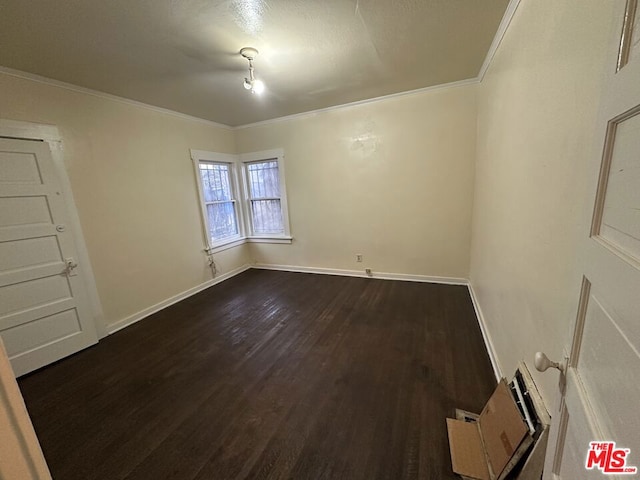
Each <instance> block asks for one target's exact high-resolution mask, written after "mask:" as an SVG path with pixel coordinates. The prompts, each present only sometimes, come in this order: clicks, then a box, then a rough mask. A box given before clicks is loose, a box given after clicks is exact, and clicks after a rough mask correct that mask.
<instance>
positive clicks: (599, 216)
mask: <svg viewBox="0 0 640 480" xmlns="http://www.w3.org/2000/svg"><path fill="white" fill-rule="evenodd" d="M620 7H621V8H620V11H619V18H617V19H616V22H617V28H616V29H614V30H613V31H614V35H615V36H616V38H614V39H612V48H611V52H610V61H609V64H608V65H607V78H606V81H605V83H604V88H603V91H602V95H601V98H600V101H601V105H600V114H599V120H598V124H597V135H598V137H597V143H596V145H595V146H594V149H593V153H592V158H591V161H590V162H588V165H589V168H590V173H591V174H592V177H593V181H592V188H591V194H592V195H591V197H589V198H588V200H587V201H588V204H587V205H586V206H585V207H586V208H585V211H586V212H587V213H586V219H585V225H589V226H590V228H589V231H588V232H585V233H586V234H585V237H584V239H583V243H582V245H580V246H579V248H580V259H581V269H582V274H583V278H582V287H581V294H580V299H579V303H578V305H579V307H578V315H577V318H576V320H575V328H574V334H573V338H572V339H571V343H570V344H568V345H567V352H568V353H569V359H568V368H567V371H566V375H565V376H563V378H562V379H561V382H560V388H561V390H562V395H561V401H560V402H559V410H558V411H556V412H555V415H553V417H554V425H553V431H554V432H555V434H552V439H555V441H553V440H552V441H551V442H550V446H551V448H550V450H549V451H548V452H547V464H546V466H545V478H546V479H550V478H554V479H564V480H574V479H590V478H599V479H602V478H630V477H629V474H631V473H632V472H633V469H634V468H635V467H638V468H639V470H638V472H640V415H639V414H638V402H639V401H640V42H639V41H638V38H639V37H640V25H639V24H640V9H638V8H636V7H637V0H630V1H629V2H628V3H627V6H626V10H625V8H624V4H623V3H622V2H621V3H620ZM634 26H635V28H634ZM634 30H635V31H634ZM591 442H596V444H594V445H591ZM614 452H615V453H614ZM631 476H632V477H633V478H635V475H631Z"/></svg>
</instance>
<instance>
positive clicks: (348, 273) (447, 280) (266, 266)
mask: <svg viewBox="0 0 640 480" xmlns="http://www.w3.org/2000/svg"><path fill="white" fill-rule="evenodd" d="M251 268H257V269H260V270H281V271H284V272H298V273H318V274H321V275H340V276H343V277H362V278H375V279H378V280H401V281H405V282H423V283H444V284H447V285H467V284H468V283H469V282H468V280H467V279H466V278H455V277H433V276H429V275H412V274H407V273H383V272H373V275H371V276H369V275H367V274H366V273H365V272H364V270H341V269H337V268H320V267H299V266H295V265H274V264H271V263H256V264H254V265H252V266H251Z"/></svg>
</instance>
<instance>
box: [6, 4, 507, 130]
mask: <svg viewBox="0 0 640 480" xmlns="http://www.w3.org/2000/svg"><path fill="white" fill-rule="evenodd" d="M507 4H508V0H58V1H52V0H1V3H0V65H2V66H4V67H9V68H12V69H16V70H21V71H24V72H29V73H33V74H37V75H41V76H44V77H48V78H52V79H55V80H60V81H63V82H68V83H72V84H74V85H79V86H82V87H86V88H91V89H94V90H99V91H102V92H106V93H110V94H113V95H118V96H121V97H125V98H129V99H133V100H137V101H140V102H144V103H148V104H151V105H155V106H159V107H164V108H167V109H170V110H174V111H177V112H181V113H185V114H188V115H193V116H196V117H200V118H204V119H208V120H212V121H215V122H219V123H223V124H226V125H231V126H236V125H244V124H248V123H253V122H257V121H261V120H267V119H271V118H277V117H281V116H285V115H290V114H295V113H300V112H306V111H310V110H315V109H319V108H326V107H330V106H333V105H341V104H345V103H349V102H354V101H358V100H364V99H368V98H375V97H379V96H383V95H388V94H392V93H398V92H403V91H408V90H414V89H418V88H423V87H429V86H433V85H439V84H443V83H449V82H454V81H458V80H464V79H469V78H474V77H476V76H477V75H478V72H479V70H480V67H481V66H482V63H483V61H484V58H485V56H486V54H487V51H488V49H489V46H490V44H491V41H492V40H493V37H494V35H495V33H496V30H497V28H498V24H499V23H500V20H501V18H502V16H503V14H504V12H505V9H506V7H507ZM245 46H252V47H255V48H257V49H258V50H259V51H260V55H259V56H258V57H257V59H256V60H255V62H254V66H255V72H256V76H257V77H259V78H261V79H262V80H263V81H264V82H265V84H266V86H267V91H266V92H265V93H264V94H262V95H260V96H257V95H252V94H251V93H249V92H248V91H246V90H244V88H243V86H242V80H243V78H244V77H245V76H246V75H247V61H246V60H245V59H243V58H242V57H241V56H240V55H239V53H238V52H239V51H240V48H242V47H245Z"/></svg>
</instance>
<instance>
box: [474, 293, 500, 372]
mask: <svg viewBox="0 0 640 480" xmlns="http://www.w3.org/2000/svg"><path fill="white" fill-rule="evenodd" d="M467 285H468V287H469V294H470V295H471V302H472V303H473V309H474V310H475V311H476V317H477V318H478V324H479V325H480V330H481V331H482V338H483V339H484V345H485V347H486V349H487V353H488V354H489V360H491V366H492V367H493V373H494V375H495V376H496V380H497V381H500V379H501V378H502V376H503V375H502V368H501V367H500V362H499V361H498V356H497V355H496V350H495V348H494V347H493V342H492V341H491V336H490V335H489V330H488V329H487V323H486V321H485V317H484V315H483V313H482V309H481V308H480V303H479V302H478V297H477V296H476V293H475V291H474V290H473V285H472V284H471V282H470V281H469V282H468V284H467Z"/></svg>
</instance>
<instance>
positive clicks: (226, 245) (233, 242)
mask: <svg viewBox="0 0 640 480" xmlns="http://www.w3.org/2000/svg"><path fill="white" fill-rule="evenodd" d="M245 242H246V239H245V238H244V237H240V238H238V237H235V238H232V239H229V240H227V241H223V242H222V243H216V244H215V245H213V246H211V248H205V249H204V251H205V253H206V254H207V255H213V254H214V253H218V252H223V251H224V250H229V249H230V248H233V247H237V246H238V245H242V244H243V243H245Z"/></svg>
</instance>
